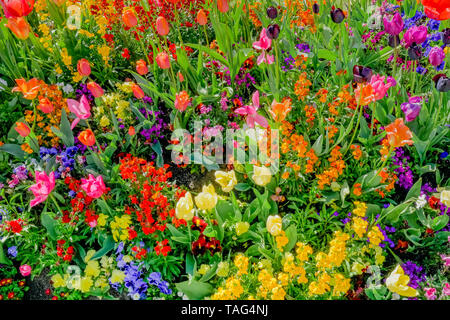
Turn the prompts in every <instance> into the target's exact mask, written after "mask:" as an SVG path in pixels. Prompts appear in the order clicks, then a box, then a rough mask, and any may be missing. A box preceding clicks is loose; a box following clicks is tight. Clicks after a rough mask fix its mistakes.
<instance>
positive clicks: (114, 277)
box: [111, 269, 125, 283]
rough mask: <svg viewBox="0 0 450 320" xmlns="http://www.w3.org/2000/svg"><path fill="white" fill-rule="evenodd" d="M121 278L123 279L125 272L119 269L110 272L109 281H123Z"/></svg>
mask: <svg viewBox="0 0 450 320" xmlns="http://www.w3.org/2000/svg"><path fill="white" fill-rule="evenodd" d="M123 279H125V273H124V272H123V271H121V270H117V269H115V270H113V272H112V274H111V283H123Z"/></svg>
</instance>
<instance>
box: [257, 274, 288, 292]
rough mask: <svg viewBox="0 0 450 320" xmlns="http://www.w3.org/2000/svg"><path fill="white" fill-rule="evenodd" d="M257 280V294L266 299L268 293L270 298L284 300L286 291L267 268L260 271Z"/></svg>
mask: <svg viewBox="0 0 450 320" xmlns="http://www.w3.org/2000/svg"><path fill="white" fill-rule="evenodd" d="M258 281H259V282H260V283H261V285H260V286H259V287H258V291H257V296H259V297H261V298H263V299H268V298H269V295H270V299H272V300H284V296H285V295H286V291H284V289H283V287H282V285H281V284H280V283H279V282H278V280H277V279H276V278H275V277H274V276H273V275H272V274H270V273H269V271H267V269H263V270H261V271H260V273H259V274H258Z"/></svg>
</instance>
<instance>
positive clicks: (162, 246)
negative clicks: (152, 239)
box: [155, 239, 172, 257]
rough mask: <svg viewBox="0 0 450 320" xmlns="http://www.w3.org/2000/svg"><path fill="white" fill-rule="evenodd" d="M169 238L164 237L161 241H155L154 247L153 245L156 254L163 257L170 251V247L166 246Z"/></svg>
mask: <svg viewBox="0 0 450 320" xmlns="http://www.w3.org/2000/svg"><path fill="white" fill-rule="evenodd" d="M168 242H169V240H167V239H164V240H163V241H156V247H155V253H156V255H157V256H159V255H161V254H162V255H163V256H164V257H166V256H167V254H168V253H169V252H170V251H172V248H171V247H170V246H168V245H167V244H168Z"/></svg>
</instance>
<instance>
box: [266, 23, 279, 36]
mask: <svg viewBox="0 0 450 320" xmlns="http://www.w3.org/2000/svg"><path fill="white" fill-rule="evenodd" d="M279 35H280V26H279V25H278V24H271V25H270V26H268V27H267V37H268V38H269V39H277V38H278V36H279Z"/></svg>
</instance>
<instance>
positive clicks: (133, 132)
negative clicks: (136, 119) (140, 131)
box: [128, 126, 136, 136]
mask: <svg viewBox="0 0 450 320" xmlns="http://www.w3.org/2000/svg"><path fill="white" fill-rule="evenodd" d="M128 134H129V135H130V136H134V135H135V134H136V130H135V129H134V127H133V126H131V127H129V128H128Z"/></svg>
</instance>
